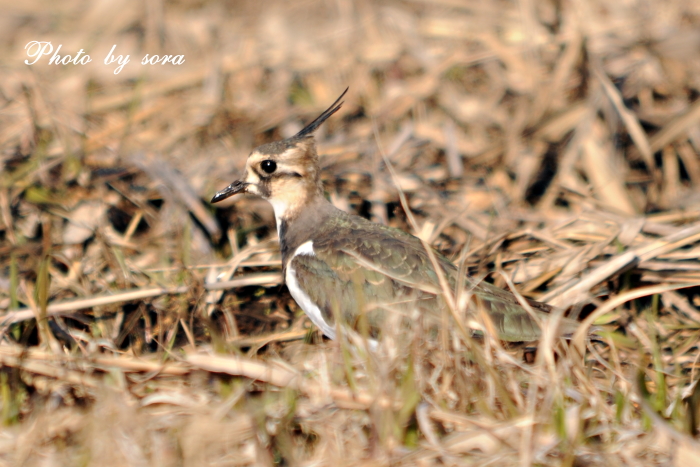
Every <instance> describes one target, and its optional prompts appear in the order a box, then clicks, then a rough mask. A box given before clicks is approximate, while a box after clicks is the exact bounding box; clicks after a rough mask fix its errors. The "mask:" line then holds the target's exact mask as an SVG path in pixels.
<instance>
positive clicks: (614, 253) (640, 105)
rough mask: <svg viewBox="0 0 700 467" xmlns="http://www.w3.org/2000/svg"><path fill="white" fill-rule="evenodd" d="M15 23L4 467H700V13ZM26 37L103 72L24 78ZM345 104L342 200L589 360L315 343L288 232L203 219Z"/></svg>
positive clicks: (496, 7)
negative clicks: (507, 300)
mask: <svg viewBox="0 0 700 467" xmlns="http://www.w3.org/2000/svg"><path fill="white" fill-rule="evenodd" d="M2 10H3V11H4V14H3V15H2V16H1V17H0V23H1V24H2V28H0V31H2V32H1V33H0V34H1V35H0V37H1V38H2V39H3V40H2V42H1V43H0V48H1V49H0V50H2V52H3V53H2V54H0V57H2V58H0V60H1V62H0V63H1V64H2V67H1V68H0V77H1V79H0V150H1V151H2V153H1V156H0V157H2V163H3V170H2V173H1V174H0V240H1V242H0V309H1V310H3V311H2V316H1V317H0V322H1V323H2V330H3V335H2V342H1V344H0V361H1V362H2V371H0V402H1V407H2V408H1V410H0V414H1V415H2V421H3V423H4V428H3V430H2V431H1V432H0V434H1V436H0V462H2V463H3V465H101V466H107V465H162V466H175V465H270V464H273V463H282V464H287V465H300V464H303V465H316V464H320V465H330V464H335V465H355V464H377V465H380V464H389V463H390V464H393V465H404V464H405V465H437V464H447V465H462V464H464V465H576V466H587V465H601V466H602V465H606V466H607V465H620V466H622V465H630V466H638V465H668V464H673V465H679V466H680V465H693V464H695V463H698V462H700V447H699V446H700V445H699V444H698V443H697V441H696V440H695V439H694V436H695V434H696V432H697V425H698V424H697V422H696V416H697V414H696V410H697V406H698V402H697V401H698V397H700V391H697V390H695V382H696V381H697V379H698V372H697V368H698V360H699V359H700V345H699V344H698V340H699V339H698V336H699V335H700V334H699V330H700V262H699V261H698V256H699V255H700V191H699V190H700V188H699V187H700V157H698V153H700V55H699V54H698V51H700V34H699V33H698V31H699V30H700V3H698V2H694V1H683V0H666V1H661V0H651V1H646V2H641V1H634V0H630V1H622V2H603V1H599V0H576V1H564V2H556V1H549V0H537V1H535V2H527V1H520V2H507V1H492V2H476V1H474V2H469V1H467V2H455V1H452V0H437V1H431V2H428V1H420V0H419V1H405V2H400V1H396V2H384V3H382V4H372V3H370V2H357V3H353V2H349V1H346V0H340V1H337V2H320V1H315V0H314V1H310V2H301V3H296V4H294V5H292V4H290V5H286V4H283V3H281V2H280V3H279V4H276V5H272V4H268V5H264V6H262V5H258V4H257V3H256V2H206V1H202V2H193V1H177V2H161V1H158V0H153V1H148V2H137V1H134V0H117V1H110V2H90V3H85V2H78V1H74V0H67V1H63V2H58V3H53V4H48V3H41V2H36V1H29V2H8V1H4V2H2ZM34 40H41V41H52V43H53V44H54V46H56V45H58V44H62V46H63V48H62V51H61V53H64V54H71V55H74V54H75V53H76V52H77V51H78V50H79V49H81V48H83V49H85V52H86V53H88V54H90V55H91V57H92V60H93V61H92V62H91V63H89V64H87V65H66V66H56V65H48V57H46V58H44V59H42V60H41V61H40V62H39V63H38V64H36V65H33V66H26V65H24V64H23V61H24V60H25V59H26V58H27V57H26V51H25V49H24V47H25V44H27V43H28V42H30V41H34ZM114 44H116V45H117V48H116V52H115V53H116V54H129V55H130V56H131V61H130V63H128V64H126V65H125V66H124V68H123V69H122V71H121V72H120V73H119V74H114V73H113V72H114V69H115V68H116V67H115V66H114V65H105V64H103V63H102V60H103V59H104V57H105V56H106V55H107V53H108V52H109V50H110V48H111V47H112V45H114ZM146 53H148V54H151V55H152V54H160V55H162V54H184V55H185V58H186V62H185V64H183V65H180V66H174V65H141V64H140V60H141V58H142V57H143V56H144V55H145V54H146ZM346 86H349V87H350V92H349V94H348V97H347V98H346V104H345V106H344V108H343V110H342V112H341V113H339V114H338V116H336V117H334V118H333V119H331V121H329V123H328V124H327V125H326V126H325V127H324V128H322V129H321V131H320V132H319V138H318V139H319V144H320V152H321V153H322V154H323V155H324V156H323V159H322V160H323V165H324V179H325V183H326V188H327V191H328V193H329V196H330V198H331V199H332V201H333V202H334V203H335V204H336V205H338V206H340V207H342V208H343V209H346V210H349V211H352V212H356V213H359V214H362V215H365V216H371V217H372V218H373V219H374V220H376V221H378V222H384V223H389V224H392V225H395V226H399V227H402V228H405V229H409V230H410V229H411V227H410V226H409V223H408V222H407V221H406V220H405V219H406V216H405V213H404V210H403V208H402V204H401V202H400V200H399V188H400V190H401V191H402V192H403V193H405V195H406V199H407V203H408V205H409V207H410V210H411V212H412V213H413V214H414V215H415V217H416V219H417V223H418V232H417V234H419V236H421V237H422V238H423V239H425V240H427V241H429V242H430V243H432V244H433V245H435V246H436V247H437V248H438V249H439V250H441V251H442V252H444V253H445V254H446V255H448V256H451V257H453V258H455V260H457V261H463V262H464V264H465V267H468V268H469V270H470V272H471V273H472V275H473V276H475V277H484V278H485V279H486V280H489V281H494V282H495V283H497V284H499V285H501V286H503V287H509V286H511V285H512V284H514V287H515V288H516V289H517V290H518V291H519V292H520V293H522V294H523V295H525V296H527V297H532V298H536V299H538V300H542V301H546V302H548V303H551V304H555V305H557V306H560V307H569V306H571V305H575V304H577V303H586V304H587V305H586V306H584V307H573V309H572V311H571V312H572V313H580V314H581V318H582V319H583V323H584V324H583V325H582V326H583V327H582V329H587V328H588V327H589V326H591V325H593V324H596V325H599V326H603V331H602V332H601V334H600V339H599V340H596V341H594V342H587V341H586V339H585V338H584V333H583V332H581V333H580V334H579V335H577V336H575V337H574V339H573V340H572V341H571V342H570V343H564V342H559V341H557V340H556V339H553V338H552V337H551V334H548V335H547V337H546V338H544V339H543V340H542V342H540V343H539V344H537V346H536V347H535V346H532V347H528V346H526V345H522V346H518V345H514V346H508V347H503V345H502V344H501V343H500V342H498V341H496V340H493V339H488V338H487V339H481V340H476V341H475V340H473V339H472V338H471V337H470V336H469V335H468V334H466V333H463V332H461V331H460V329H459V327H458V326H455V325H454V323H452V324H448V325H447V326H445V329H446V331H444V332H442V333H440V334H439V335H431V334H426V333H424V332H422V329H421V327H420V325H419V323H417V324H416V326H415V327H414V328H413V329H410V330H408V331H406V332H405V333H402V334H401V335H394V336H390V337H391V338H389V339H387V340H386V342H385V343H383V345H382V346H381V347H380V348H379V349H378V350H377V352H367V351H366V349H365V348H364V346H363V345H362V342H358V343H355V344H356V345H347V344H341V345H339V344H337V343H333V342H329V341H323V339H321V338H320V336H319V335H318V334H317V332H316V331H315V330H314V329H312V328H311V327H310V325H309V323H308V321H307V320H306V318H305V317H304V316H303V314H302V313H300V312H299V309H298V307H297V306H296V305H295V303H294V302H293V300H292V299H291V297H290V296H289V294H288V293H287V291H286V289H285V288H284V287H283V286H281V285H280V282H281V275H280V267H279V255H278V247H277V244H276V235H275V231H274V219H273V217H272V210H271V209H270V208H269V207H268V206H267V205H266V204H265V202H263V201H259V200H255V199H236V200H235V201H231V202H227V203H225V204H224V206H223V207H218V205H217V207H216V208H214V207H213V206H211V205H209V204H208V203H207V200H209V199H210V198H211V195H212V194H213V193H214V192H215V191H216V190H218V189H220V188H222V187H223V186H225V185H227V184H228V183H230V182H231V181H232V180H234V179H235V178H236V177H237V175H238V174H239V173H240V170H241V168H242V167H243V164H244V162H245V158H246V156H247V154H248V152H249V151H250V149H251V148H252V147H253V146H255V145H257V144H260V143H263V142H267V141H270V140H272V139H276V138H280V137H285V136H289V135H291V134H293V133H294V132H295V131H296V130H298V129H299V128H300V125H301V124H302V123H303V122H306V121H308V119H309V118H311V117H313V116H315V114H316V113H318V111H319V110H322V109H323V108H325V107H326V106H327V105H328V104H329V103H330V102H332V101H333V100H334V99H335V97H336V96H337V95H338V94H339V92H340V91H342V89H344V88H345V87H346ZM383 156H386V157H387V158H388V160H389V161H390V163H391V166H392V167H393V169H394V170H395V172H396V179H392V177H391V174H390V173H389V171H388V170H387V166H386V164H385V163H384V160H383ZM476 320H477V321H478V317H476ZM446 323H449V317H446ZM477 324H478V323H477Z"/></svg>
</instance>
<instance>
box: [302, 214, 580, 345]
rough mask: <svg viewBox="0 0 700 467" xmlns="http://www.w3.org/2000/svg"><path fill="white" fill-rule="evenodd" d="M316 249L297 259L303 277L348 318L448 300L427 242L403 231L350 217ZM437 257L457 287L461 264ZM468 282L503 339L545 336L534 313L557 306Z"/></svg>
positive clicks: (567, 326)
mask: <svg viewBox="0 0 700 467" xmlns="http://www.w3.org/2000/svg"><path fill="white" fill-rule="evenodd" d="M313 249H314V253H315V256H297V257H295V258H293V260H292V261H294V267H295V270H296V271H297V274H298V276H299V280H300V281H302V280H304V281H305V282H306V284H307V288H308V289H309V295H310V296H311V295H312V294H313V295H314V296H315V297H317V299H316V300H315V301H316V302H317V303H323V304H324V306H325V307H326V309H327V310H333V308H332V307H333V306H335V307H336V308H335V310H337V311H341V312H342V313H343V316H345V319H348V318H349V317H351V316H355V315H356V314H357V310H360V309H363V307H364V308H368V305H379V306H380V307H382V308H383V309H389V308H391V307H392V306H398V307H401V306H402V305H403V306H405V305H406V304H408V303H409V302H410V301H411V299H413V300H415V299H420V302H418V303H419V305H420V306H419V308H420V309H422V310H431V311H435V312H437V311H439V310H440V307H441V306H443V304H444V302H443V300H442V299H437V300H436V296H438V295H440V294H441V293H442V289H441V287H440V281H439V279H438V275H437V274H436V272H435V269H434V267H433V263H432V262H431V260H430V257H429V256H428V254H427V253H426V250H425V248H424V246H423V244H422V243H421V241H420V240H419V239H417V238H416V237H414V236H412V235H410V234H408V233H406V232H404V231H402V230H398V229H393V228H391V227H386V226H382V225H378V224H373V223H370V222H367V221H365V220H364V219H361V218H356V217H355V216H348V217H347V218H340V219H339V220H338V222H337V223H336V224H335V225H332V226H330V227H329V228H328V229H327V230H326V231H325V232H322V233H321V234H320V235H318V236H317V237H316V238H314V239H313ZM435 259H436V260H437V263H438V264H439V265H440V268H441V269H442V271H441V272H440V273H441V274H445V278H446V279H447V281H448V284H449V285H450V287H453V288H454V287H455V277H456V276H457V269H456V268H455V266H454V265H453V264H452V263H451V262H450V261H449V260H447V259H446V258H445V257H444V256H442V255H440V254H439V253H437V252H435ZM463 286H464V287H465V289H466V290H467V291H470V292H471V293H472V302H473V303H475V304H476V306H477V307H479V308H481V309H483V310H485V311H486V313H487V314H488V316H489V317H490V318H491V321H492V323H493V325H494V327H495V329H496V331H497V332H498V334H499V338H500V339H502V340H506V341H531V340H536V339H538V338H539V337H540V335H541V330H540V328H539V326H538V324H537V322H536V321H537V319H533V317H532V314H535V315H536V316H539V317H540V318H545V317H546V316H547V314H549V313H550V311H551V307H549V306H548V305H546V304H544V303H540V302H536V301H532V300H527V299H526V301H527V302H528V304H529V306H530V310H529V311H528V310H526V309H525V308H523V306H521V305H520V302H519V301H518V299H517V298H516V297H515V296H514V295H513V294H512V293H510V292H508V291H506V290H503V289H500V288H498V287H496V286H494V285H492V284H489V283H485V282H482V283H478V284H477V283H474V282H472V281H471V280H470V279H468V278H466V279H465V280H464V284H463ZM312 298H313V297H312ZM414 303H415V302H414ZM369 308H371V306H370V307H369ZM322 309H323V308H322ZM329 313H330V314H332V311H329ZM574 326H575V322H573V321H572V322H569V320H564V322H563V327H564V329H563V333H569V332H571V329H573V327H574Z"/></svg>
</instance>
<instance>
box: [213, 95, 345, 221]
mask: <svg viewBox="0 0 700 467" xmlns="http://www.w3.org/2000/svg"><path fill="white" fill-rule="evenodd" d="M347 91H348V90H347V89H345V91H344V92H343V94H341V95H340V97H338V99H337V100H336V101H335V102H334V103H333V104H332V105H331V106H330V107H329V108H328V109H326V110H325V111H324V112H323V113H322V114H321V115H319V116H318V117H317V118H316V119H315V120H314V121H313V122H311V123H309V124H308V125H307V126H305V127H304V128H303V129H302V130H301V131H300V132H299V133H297V134H296V135H294V136H292V137H291V138H287V139H284V140H281V141H275V142H272V143H267V144H263V145H262V146H258V147H257V148H255V149H254V150H253V152H251V153H250V155H249V156H248V160H247V162H246V166H245V174H244V176H243V177H242V178H241V179H240V180H236V181H235V182H233V183H231V184H230V185H229V186H227V187H226V188H224V189H223V190H221V191H219V192H218V193H216V194H215V195H214V197H213V198H212V200H211V202H212V203H218V202H219V201H222V200H224V199H226V198H229V197H231V196H233V195H235V194H237V193H250V194H253V195H258V196H260V197H262V198H264V199H266V200H268V201H269V202H270V203H271V204H272V206H273V208H274V209H275V215H276V217H277V218H278V219H279V218H284V217H288V216H289V215H290V214H291V212H290V210H296V209H298V208H299V207H300V206H301V205H303V203H304V201H305V200H307V199H308V198H309V197H313V196H316V195H322V194H323V187H322V185H321V180H320V174H319V164H318V154H317V153H316V144H315V141H314V136H313V132H314V131H316V129H317V128H318V127H319V126H320V125H321V124H322V123H323V122H324V121H326V119H328V117H330V116H331V115H333V114H334V113H335V112H337V111H338V110H339V109H340V107H341V106H342V105H343V102H340V100H341V99H342V98H343V96H345V93H346V92H347Z"/></svg>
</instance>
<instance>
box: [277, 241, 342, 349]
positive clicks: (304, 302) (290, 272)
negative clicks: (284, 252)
mask: <svg viewBox="0 0 700 467" xmlns="http://www.w3.org/2000/svg"><path fill="white" fill-rule="evenodd" d="M302 255H308V256H316V254H315V253H314V244H313V242H312V241H311V240H309V241H308V242H306V243H302V244H301V245H299V247H298V248H297V249H296V251H295V252H294V255H292V258H291V259H290V260H289V263H288V266H287V272H286V273H285V276H284V279H285V281H286V282H287V288H288V289H289V293H291V294H292V297H293V298H294V300H295V301H296V302H297V304H298V305H299V306H300V307H301V309H302V310H304V313H306V315H307V316H308V317H309V319H310V320H311V322H312V323H314V324H315V325H316V326H318V327H319V329H321V332H322V333H323V334H325V335H326V336H328V337H329V338H331V339H335V328H334V327H333V326H332V325H331V324H329V323H328V322H327V321H326V320H325V319H324V318H323V313H321V310H320V309H319V307H318V306H317V305H316V304H315V303H314V302H313V301H312V300H311V297H309V295H308V294H307V293H306V292H304V291H303V290H302V289H301V287H300V286H299V282H298V281H297V277H296V271H295V270H294V258H295V257H297V256H302Z"/></svg>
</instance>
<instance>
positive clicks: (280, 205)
mask: <svg viewBox="0 0 700 467" xmlns="http://www.w3.org/2000/svg"><path fill="white" fill-rule="evenodd" d="M268 201H269V202H270V204H271V205H272V209H273V210H274V211H275V222H276V223H277V236H278V237H279V234H280V224H281V223H282V219H284V216H285V214H286V213H287V208H288V207H289V205H288V204H287V202H286V201H284V200H281V199H268ZM307 243H308V242H307Z"/></svg>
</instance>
